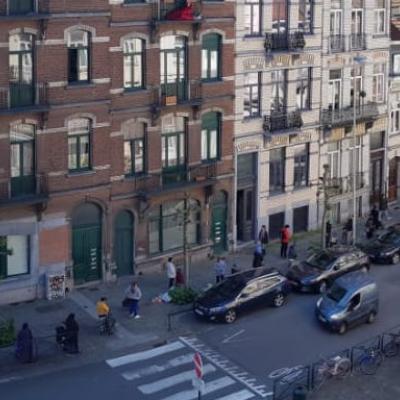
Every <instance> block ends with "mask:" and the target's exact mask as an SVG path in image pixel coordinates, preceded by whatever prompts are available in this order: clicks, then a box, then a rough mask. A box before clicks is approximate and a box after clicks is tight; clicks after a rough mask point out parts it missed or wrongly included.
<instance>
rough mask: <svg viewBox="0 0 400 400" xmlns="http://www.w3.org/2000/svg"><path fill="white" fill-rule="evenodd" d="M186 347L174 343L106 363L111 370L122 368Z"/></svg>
mask: <svg viewBox="0 0 400 400" xmlns="http://www.w3.org/2000/svg"><path fill="white" fill-rule="evenodd" d="M183 347H185V345H184V344H183V343H182V342H172V343H169V344H166V345H165V346H161V347H156V348H154V349H151V350H146V351H141V352H139V353H133V354H128V355H126V356H122V357H117V358H112V359H110V360H106V363H107V364H108V365H109V366H110V367H111V368H116V367H120V366H122V365H126V364H131V363H134V362H138V361H143V360H148V359H150V358H153V357H157V356H160V355H162V354H166V353H170V352H172V351H175V350H179V349H182V348H183Z"/></svg>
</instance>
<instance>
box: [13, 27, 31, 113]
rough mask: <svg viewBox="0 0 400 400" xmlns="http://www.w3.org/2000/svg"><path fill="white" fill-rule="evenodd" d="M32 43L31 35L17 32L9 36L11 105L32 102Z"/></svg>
mask: <svg viewBox="0 0 400 400" xmlns="http://www.w3.org/2000/svg"><path fill="white" fill-rule="evenodd" d="M33 44H34V36H33V35H30V34H27V33H18V34H15V35H11V36H10V39H9V82H10V105H11V107H22V106H29V105H32V104H34V101H35V90H34V86H33V72H34V69H33V65H34V60H33Z"/></svg>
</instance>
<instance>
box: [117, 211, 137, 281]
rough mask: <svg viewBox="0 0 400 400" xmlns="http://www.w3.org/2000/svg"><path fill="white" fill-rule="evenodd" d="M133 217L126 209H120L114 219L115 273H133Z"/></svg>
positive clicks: (120, 274)
mask: <svg viewBox="0 0 400 400" xmlns="http://www.w3.org/2000/svg"><path fill="white" fill-rule="evenodd" d="M133 243H134V239H133V217H132V214H131V213H130V212H128V211H121V212H120V213H119V214H118V215H117V218H116V220H115V234H114V259H115V263H116V265H117V275H118V276H123V275H129V274H133Z"/></svg>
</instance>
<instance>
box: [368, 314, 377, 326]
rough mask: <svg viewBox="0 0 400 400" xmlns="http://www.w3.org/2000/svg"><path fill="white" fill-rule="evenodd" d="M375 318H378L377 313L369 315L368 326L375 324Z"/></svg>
mask: <svg viewBox="0 0 400 400" xmlns="http://www.w3.org/2000/svg"><path fill="white" fill-rule="evenodd" d="M375 318H376V312H375V311H371V312H370V313H369V315H368V318H367V323H368V324H372V323H374V322H375Z"/></svg>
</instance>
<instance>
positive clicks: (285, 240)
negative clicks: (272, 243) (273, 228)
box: [281, 225, 290, 258]
mask: <svg viewBox="0 0 400 400" xmlns="http://www.w3.org/2000/svg"><path fill="white" fill-rule="evenodd" d="M289 241H290V231H289V225H285V226H284V227H283V228H282V229H281V257H282V258H287V250H288V244H289Z"/></svg>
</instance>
